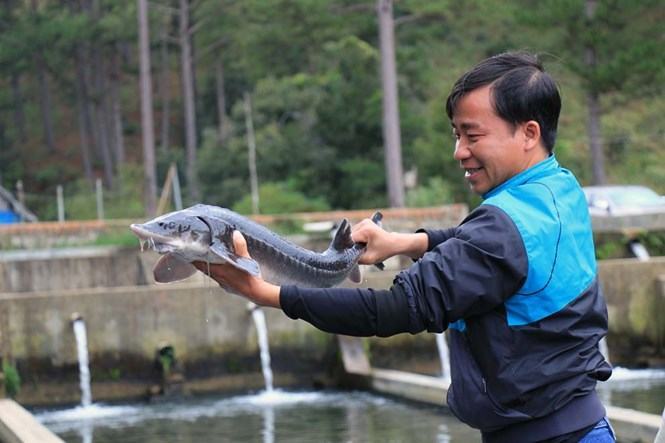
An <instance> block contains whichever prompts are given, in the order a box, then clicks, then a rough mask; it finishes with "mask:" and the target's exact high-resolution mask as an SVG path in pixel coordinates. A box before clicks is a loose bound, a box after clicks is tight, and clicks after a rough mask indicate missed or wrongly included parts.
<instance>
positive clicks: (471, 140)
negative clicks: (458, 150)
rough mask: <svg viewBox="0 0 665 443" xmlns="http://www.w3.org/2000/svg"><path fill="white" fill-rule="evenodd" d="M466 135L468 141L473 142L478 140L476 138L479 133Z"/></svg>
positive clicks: (478, 136)
mask: <svg viewBox="0 0 665 443" xmlns="http://www.w3.org/2000/svg"><path fill="white" fill-rule="evenodd" d="M467 137H468V139H469V141H470V142H475V141H478V139H479V138H480V135H479V134H469V135H467Z"/></svg>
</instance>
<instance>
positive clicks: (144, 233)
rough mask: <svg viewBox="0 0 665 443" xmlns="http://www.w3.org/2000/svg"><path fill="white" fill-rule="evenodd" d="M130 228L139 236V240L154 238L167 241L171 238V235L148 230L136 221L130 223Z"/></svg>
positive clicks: (154, 239)
mask: <svg viewBox="0 0 665 443" xmlns="http://www.w3.org/2000/svg"><path fill="white" fill-rule="evenodd" d="M129 229H131V231H132V232H133V233H134V234H135V235H136V236H137V237H138V238H139V240H143V241H145V240H152V241H158V242H163V243H167V242H168V241H169V240H171V238H170V237H167V236H165V235H160V234H157V233H155V232H152V231H148V230H147V229H145V228H144V227H143V226H142V225H139V224H136V223H134V224H131V225H129Z"/></svg>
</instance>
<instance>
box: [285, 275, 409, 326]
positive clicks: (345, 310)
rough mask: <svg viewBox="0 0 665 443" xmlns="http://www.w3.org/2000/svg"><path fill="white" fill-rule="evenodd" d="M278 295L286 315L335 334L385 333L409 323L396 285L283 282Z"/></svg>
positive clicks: (405, 304) (401, 294)
mask: <svg viewBox="0 0 665 443" xmlns="http://www.w3.org/2000/svg"><path fill="white" fill-rule="evenodd" d="M279 298H280V305H281V308H282V310H283V311H284V313H285V314H286V315H288V316H289V317H291V318H293V319H302V320H305V321H307V322H309V323H311V324H312V325H314V326H316V327H317V328H318V329H321V330H322V331H326V332H332V333H335V334H344V335H353V336H358V337H369V336H373V335H377V336H379V337H387V336H390V335H394V334H398V333H400V332H406V331H407V330H408V326H409V315H410V314H409V307H408V304H407V299H406V297H405V296H404V294H403V293H402V292H401V288H400V287H396V286H393V287H392V288H391V289H390V290H374V289H356V288H327V289H317V288H300V287H297V286H282V287H281V289H280V293H279Z"/></svg>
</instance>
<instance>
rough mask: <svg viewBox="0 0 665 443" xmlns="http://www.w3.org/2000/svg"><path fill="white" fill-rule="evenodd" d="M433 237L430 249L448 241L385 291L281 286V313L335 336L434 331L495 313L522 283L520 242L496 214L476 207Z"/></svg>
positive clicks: (492, 209)
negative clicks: (481, 315) (491, 311)
mask: <svg viewBox="0 0 665 443" xmlns="http://www.w3.org/2000/svg"><path fill="white" fill-rule="evenodd" d="M426 232H428V231H426ZM429 232H432V231H429ZM429 232H428V235H429ZM436 232H438V234H437V233H435V234H434V235H433V236H434V237H435V240H434V241H431V240H430V244H433V243H434V242H435V241H436V239H442V238H443V236H446V237H447V236H449V237H448V238H447V239H446V240H443V241H441V242H440V243H438V244H436V245H435V246H434V247H433V249H432V250H431V251H430V252H427V253H426V254H425V255H424V256H423V258H421V259H420V260H418V261H417V262H416V263H414V264H413V265H412V266H411V267H410V268H409V269H407V270H405V271H402V272H401V273H399V274H398V275H397V277H396V278H395V280H394V282H393V286H392V287H391V288H390V289H389V290H374V289H351V288H328V289H316V288H312V289H308V288H300V287H297V286H282V288H281V290H280V305H281V308H282V310H283V311H284V313H285V314H286V315H288V316H289V317H291V318H293V319H303V320H305V321H307V322H309V323H311V324H312V325H314V326H316V327H317V328H319V329H321V330H323V331H326V332H332V333H336V334H345V335H354V336H372V335H377V336H380V337H386V336H390V335H394V334H398V333H401V332H410V333H412V334H415V333H417V332H420V331H423V330H425V329H427V330H428V331H430V332H441V331H444V330H445V329H446V328H447V327H448V323H450V322H453V321H456V320H459V319H461V318H466V317H469V316H473V315H477V314H481V313H483V312H486V311H489V310H491V309H494V308H495V307H497V306H498V305H500V304H501V303H502V302H503V301H504V300H505V299H506V298H508V297H510V296H511V295H512V294H514V293H515V292H516V291H517V290H518V289H519V288H520V287H521V286H522V284H523V282H524V279H525V278H526V273H527V258H526V252H525V249H524V244H523V242H522V238H521V237H520V235H519V232H518V231H517V228H516V227H515V225H514V224H513V222H512V220H511V219H510V218H509V217H508V215H507V214H505V213H504V212H503V211H502V210H501V209H498V208H497V207H495V206H489V205H488V206H481V207H480V208H478V209H476V210H475V211H473V212H472V213H471V214H470V215H469V216H468V217H467V218H466V220H465V221H464V222H462V224H461V225H460V226H458V227H457V228H455V229H454V230H444V231H436ZM442 233H443V234H442Z"/></svg>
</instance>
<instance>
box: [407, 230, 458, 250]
mask: <svg viewBox="0 0 665 443" xmlns="http://www.w3.org/2000/svg"><path fill="white" fill-rule="evenodd" d="M456 229H457V228H447V229H418V230H417V231H416V232H424V233H425V234H427V252H429V251H431V250H432V249H434V248H435V247H436V246H438V245H440V244H441V243H443V242H444V241H446V240H448V239H449V238H452V237H454V236H455V230H456Z"/></svg>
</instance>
